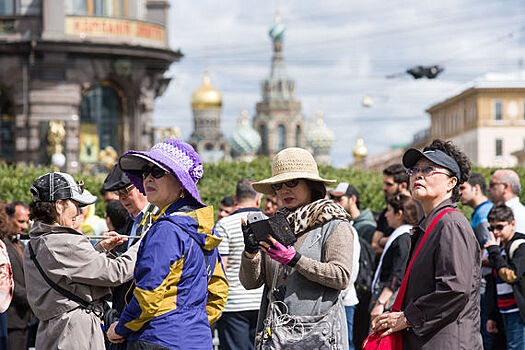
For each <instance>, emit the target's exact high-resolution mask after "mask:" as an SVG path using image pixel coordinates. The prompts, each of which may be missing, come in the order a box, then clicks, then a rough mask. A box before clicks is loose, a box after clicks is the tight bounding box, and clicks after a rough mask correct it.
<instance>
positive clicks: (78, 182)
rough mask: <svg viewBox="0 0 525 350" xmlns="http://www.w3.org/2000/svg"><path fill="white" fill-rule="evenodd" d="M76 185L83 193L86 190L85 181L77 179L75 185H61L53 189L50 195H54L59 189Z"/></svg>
mask: <svg viewBox="0 0 525 350" xmlns="http://www.w3.org/2000/svg"><path fill="white" fill-rule="evenodd" d="M75 187H78V191H79V192H80V193H83V192H84V181H82V180H80V181H77V183H76V184H74V185H70V186H64V187H60V188H57V189H55V190H54V191H53V193H51V194H50V197H53V195H54V194H55V193H57V192H58V191H61V190H65V189H67V188H75Z"/></svg>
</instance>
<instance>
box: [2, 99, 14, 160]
mask: <svg viewBox="0 0 525 350" xmlns="http://www.w3.org/2000/svg"><path fill="white" fill-rule="evenodd" d="M14 131H15V118H14V113H13V104H12V103H11V100H10V99H9V97H8V96H7V94H6V93H5V91H3V90H1V89H0V159H2V160H6V161H10V160H13V156H14V153H15V135H14Z"/></svg>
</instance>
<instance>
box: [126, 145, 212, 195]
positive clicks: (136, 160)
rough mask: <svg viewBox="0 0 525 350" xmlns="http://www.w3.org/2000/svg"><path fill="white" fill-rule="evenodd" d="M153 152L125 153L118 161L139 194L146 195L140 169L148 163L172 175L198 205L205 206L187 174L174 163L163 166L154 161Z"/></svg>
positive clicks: (161, 163)
mask: <svg viewBox="0 0 525 350" xmlns="http://www.w3.org/2000/svg"><path fill="white" fill-rule="evenodd" d="M155 158H156V157H155V153H154V152H139V151H129V152H126V153H125V154H124V155H123V156H122V157H120V159H119V166H120V169H122V171H123V172H124V173H125V174H126V175H127V176H128V178H129V180H130V181H131V183H132V184H133V185H134V186H135V187H136V188H137V189H138V190H139V192H140V193H142V194H143V195H146V191H145V190H144V182H143V179H142V168H143V167H144V166H145V165H147V164H148V163H153V164H155V165H157V166H159V167H160V168H161V169H163V170H164V171H166V172H168V173H170V174H172V175H173V176H175V177H176V178H177V180H178V181H179V182H180V183H181V185H182V187H184V189H186V191H188V193H189V194H190V195H191V196H192V197H193V198H194V199H195V200H196V201H197V202H199V203H200V204H202V205H205V204H204V203H202V201H201V197H200V194H199V190H198V189H197V186H195V183H194V182H193V180H192V179H191V178H190V176H189V174H188V173H187V172H186V171H184V169H182V167H180V166H179V165H178V164H177V163H176V162H172V163H171V164H165V163H164V162H161V161H160V160H158V159H155Z"/></svg>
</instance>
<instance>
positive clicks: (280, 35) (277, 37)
mask: <svg viewBox="0 0 525 350" xmlns="http://www.w3.org/2000/svg"><path fill="white" fill-rule="evenodd" d="M285 32H286V27H285V26H284V24H282V23H281V15H280V14H279V10H277V11H276V12H275V23H274V25H273V26H272V28H270V32H269V33H268V34H269V35H270V38H272V41H282V40H283V39H284V33H285Z"/></svg>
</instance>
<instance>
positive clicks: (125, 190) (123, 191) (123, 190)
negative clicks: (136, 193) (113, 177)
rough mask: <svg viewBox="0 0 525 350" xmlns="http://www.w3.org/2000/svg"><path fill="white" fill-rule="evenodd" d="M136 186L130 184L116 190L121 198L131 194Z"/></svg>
mask: <svg viewBox="0 0 525 350" xmlns="http://www.w3.org/2000/svg"><path fill="white" fill-rule="evenodd" d="M134 188H135V186H133V185H128V186H126V187H124V188H121V189H120V190H117V191H115V192H116V193H117V195H118V196H119V198H126V197H127V196H129V194H130V193H131V191H133V189H134Z"/></svg>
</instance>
